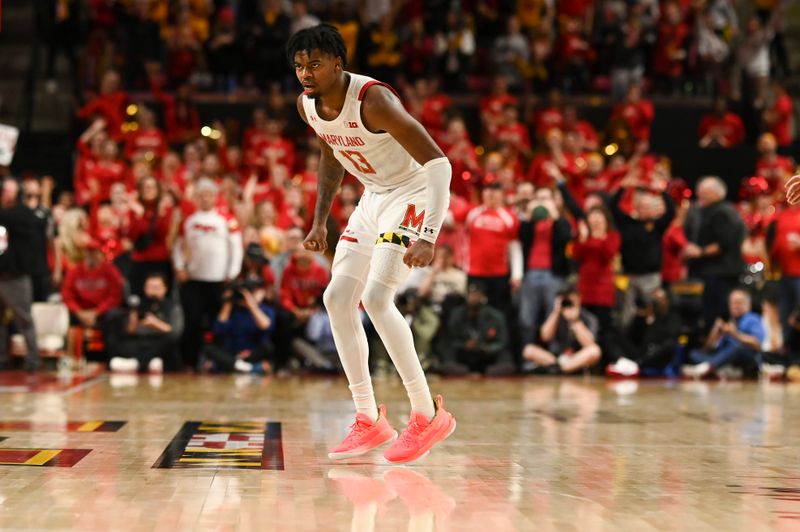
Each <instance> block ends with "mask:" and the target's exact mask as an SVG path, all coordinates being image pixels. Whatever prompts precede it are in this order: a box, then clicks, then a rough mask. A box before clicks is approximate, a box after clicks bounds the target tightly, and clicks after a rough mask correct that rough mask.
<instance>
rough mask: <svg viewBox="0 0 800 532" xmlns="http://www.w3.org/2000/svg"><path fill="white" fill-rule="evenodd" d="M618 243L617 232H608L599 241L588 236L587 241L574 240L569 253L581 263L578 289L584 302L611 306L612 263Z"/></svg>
mask: <svg viewBox="0 0 800 532" xmlns="http://www.w3.org/2000/svg"><path fill="white" fill-rule="evenodd" d="M619 246H620V236H619V233H617V232H616V231H611V232H609V233H608V235H607V236H606V238H604V239H602V240H601V239H599V238H593V237H590V238H588V239H587V240H586V242H579V241H576V242H575V244H574V246H573V248H572V255H573V257H574V258H575V260H577V261H578V262H579V263H580V267H579V268H578V291H579V292H580V294H581V301H582V302H583V304H584V305H597V306H602V307H613V306H614V303H615V302H616V290H615V288H614V270H613V268H612V263H613V261H614V255H616V254H617V252H618V251H619Z"/></svg>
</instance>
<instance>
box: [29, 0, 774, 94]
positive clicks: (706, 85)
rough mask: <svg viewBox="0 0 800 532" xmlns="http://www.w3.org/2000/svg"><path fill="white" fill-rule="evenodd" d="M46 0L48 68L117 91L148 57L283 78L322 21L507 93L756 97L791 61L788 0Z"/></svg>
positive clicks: (225, 85)
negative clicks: (293, 45)
mask: <svg viewBox="0 0 800 532" xmlns="http://www.w3.org/2000/svg"><path fill="white" fill-rule="evenodd" d="M51 1H52V3H53V4H55V5H54V6H50V3H48V2H44V3H43V5H44V6H49V7H43V8H42V9H43V13H42V15H40V19H41V21H40V24H41V27H42V29H43V35H46V38H47V40H48V41H49V43H50V54H49V60H48V73H49V75H50V76H51V77H52V76H53V58H54V57H56V54H57V52H59V51H63V52H64V54H65V55H66V57H67V58H68V59H69V60H70V65H71V69H72V72H73V77H74V80H75V82H76V83H77V84H79V85H81V86H83V87H85V86H96V85H97V84H99V81H100V77H101V76H102V73H103V72H104V71H106V70H108V69H109V68H114V69H117V70H119V71H120V72H121V73H122V75H123V79H124V80H125V88H126V89H127V90H137V89H144V88H146V87H147V83H148V77H147V68H149V67H152V65H155V64H157V65H161V66H162V70H163V71H164V72H165V73H166V78H167V83H168V86H169V87H170V88H171V89H177V88H178V87H179V86H181V85H184V84H187V83H191V84H192V85H193V86H194V87H196V88H198V89H200V90H209V91H224V92H236V93H252V92H258V91H265V90H266V88H267V86H268V85H269V84H271V83H278V84H279V85H282V86H284V88H289V87H290V86H291V83H292V80H291V72H290V71H289V68H288V65H287V64H286V61H285V60H284V56H283V45H284V44H285V43H286V41H287V39H288V37H289V36H290V35H291V33H293V32H295V31H297V30H299V29H302V28H306V27H309V26H313V25H315V24H317V23H319V22H320V21H328V22H330V23H332V24H334V25H335V26H336V27H337V28H338V29H339V31H340V33H341V34H342V36H343V37H344V40H345V43H346V44H347V50H348V58H347V59H348V62H349V63H350V64H351V65H352V68H354V69H357V70H358V71H360V72H363V73H367V74H370V75H373V76H374V77H377V78H379V79H382V80H384V81H386V82H389V83H396V84H398V85H399V86H401V87H404V86H405V85H408V84H413V83H414V81H416V80H418V79H421V78H429V77H441V78H442V79H443V81H444V89H445V90H446V91H447V92H449V93H465V92H470V91H481V90H486V89H487V88H488V87H487V82H488V81H489V80H490V79H491V77H492V76H493V75H494V74H502V75H504V76H506V77H507V78H508V80H509V83H510V86H511V88H512V90H514V91H523V90H524V91H534V92H540V93H544V92H546V91H547V90H548V89H551V88H557V89H559V90H561V91H563V92H565V93H583V92H590V91H591V92H609V91H610V92H611V93H612V94H613V95H614V97H615V99H621V98H622V97H623V95H624V94H625V91H626V89H627V87H628V86H629V85H630V84H634V83H640V82H642V81H646V83H647V85H648V86H652V88H653V91H655V92H661V93H665V94H685V93H691V94H711V93H714V94H717V93H721V92H722V93H729V92H731V93H735V94H737V95H744V97H745V98H746V99H747V98H748V97H752V98H753V99H756V100H757V99H763V97H764V93H765V91H766V83H767V80H768V79H769V78H770V77H772V78H785V77H787V76H788V75H789V73H790V65H789V62H788V54H787V50H786V45H785V42H784V35H783V34H784V17H785V15H786V4H787V3H788V2H787V0H754V1H753V2H752V5H751V6H750V7H751V9H750V11H749V12H747V13H741V12H737V9H736V5H735V2H733V0H664V1H660V0H637V1H634V2H630V1H624V0H559V1H555V0H529V1H516V2H513V1H507V2H501V1H497V0H472V1H467V2H452V1H444V0H434V1H422V0H333V1H320V0H307V1H303V0H237V1H230V0H172V1H170V0H91V1H89V2H85V3H82V2H79V1H78V0H59V1H58V2H55V1H54V0H51ZM50 7H52V9H50ZM81 47H82V48H83V49H85V53H84V54H78V53H77V51H78V49H80V48H81ZM79 55H80V56H82V59H83V64H82V66H81V67H80V68H79V62H80V61H79V59H78V56H79ZM78 92H79V91H78ZM737 99H738V98H737Z"/></svg>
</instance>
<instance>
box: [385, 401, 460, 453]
mask: <svg viewBox="0 0 800 532" xmlns="http://www.w3.org/2000/svg"><path fill="white" fill-rule="evenodd" d="M451 415H452V414H451ZM455 431H456V418H455V417H454V418H453V427H452V428H451V429H450V432H448V433H447V435H446V436H445V437H443V438H442V439H441V440H439V441H437V442H434V444H433V445H431V446H430V449H428V450H427V451H425V452H424V453H422V454H421V455H419V456H417V457H414V458H411V459H409V460H398V461H392V460H389V459H388V458H386V457H385V456H384V458H386V461H387V462H389V463H390V464H395V465H410V464H415V463H417V462H421V461H422V459H423V458H425V457H426V456H428V454H430V452H431V449H433V446H434V445H436V444H437V443H442V442H443V441H444V440H446V439H447V438H449V437H450V436H451V435H452V434H453V433H454V432H455Z"/></svg>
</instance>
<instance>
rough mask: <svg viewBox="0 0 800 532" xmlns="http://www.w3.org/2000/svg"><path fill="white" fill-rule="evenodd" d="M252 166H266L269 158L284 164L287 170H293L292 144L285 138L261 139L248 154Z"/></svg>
mask: <svg viewBox="0 0 800 532" xmlns="http://www.w3.org/2000/svg"><path fill="white" fill-rule="evenodd" d="M249 158H250V160H249V161H248V162H249V164H251V165H252V166H260V167H264V166H268V165H269V162H270V160H272V161H275V162H276V163H277V164H280V165H283V166H285V167H286V168H287V169H288V170H289V172H292V171H293V170H294V144H292V143H291V142H289V141H288V140H286V139H283V138H278V139H275V140H269V139H267V140H263V141H261V142H260V143H258V144H257V145H256V146H255V148H253V150H252V151H251V152H250V154H249Z"/></svg>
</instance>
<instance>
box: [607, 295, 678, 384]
mask: <svg viewBox="0 0 800 532" xmlns="http://www.w3.org/2000/svg"><path fill="white" fill-rule="evenodd" d="M635 304H636V315H635V317H634V318H633V321H632V322H631V324H630V325H629V326H628V329H627V331H626V334H624V335H623V334H620V333H617V331H614V334H613V336H612V337H611V338H607V340H608V341H607V342H606V344H605V345H604V347H606V349H607V350H608V352H607V353H605V354H606V357H607V359H608V360H615V362H614V363H613V364H610V365H609V366H607V367H606V373H607V374H608V375H613V376H623V377H631V376H634V375H638V374H639V371H640V369H645V370H652V371H663V370H664V369H665V368H666V367H667V365H668V364H670V362H672V359H673V357H674V356H675V348H676V346H677V344H678V336H679V335H680V332H681V318H680V316H678V314H677V313H676V312H675V311H674V310H672V308H671V307H670V301H669V296H668V295H667V292H666V291H665V290H664V289H663V288H657V289H656V290H654V291H653V292H651V293H650V295H649V297H648V298H646V299H645V298H637V299H636V300H635Z"/></svg>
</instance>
